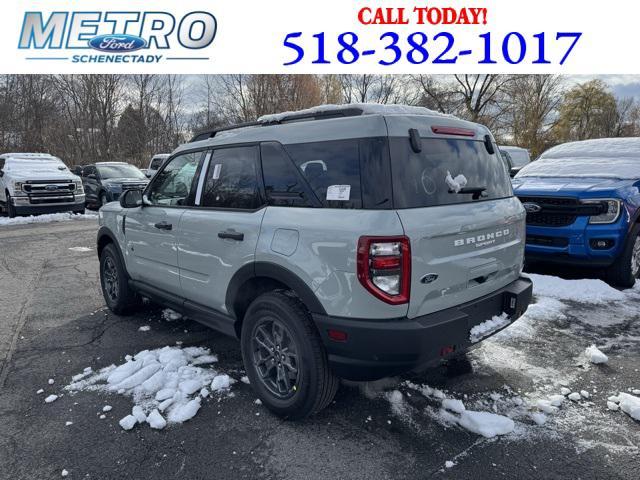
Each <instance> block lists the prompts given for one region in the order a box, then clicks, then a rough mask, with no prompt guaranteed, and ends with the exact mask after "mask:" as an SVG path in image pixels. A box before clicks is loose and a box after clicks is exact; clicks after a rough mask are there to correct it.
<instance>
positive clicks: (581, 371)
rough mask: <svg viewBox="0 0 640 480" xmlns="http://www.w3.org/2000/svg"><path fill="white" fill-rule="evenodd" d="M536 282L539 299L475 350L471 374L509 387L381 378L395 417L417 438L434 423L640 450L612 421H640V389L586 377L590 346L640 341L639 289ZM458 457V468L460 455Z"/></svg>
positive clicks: (370, 390) (579, 448)
mask: <svg viewBox="0 0 640 480" xmlns="http://www.w3.org/2000/svg"><path fill="white" fill-rule="evenodd" d="M531 278H532V280H533V282H534V300H533V301H534V303H532V304H531V305H530V307H529V309H528V310H527V312H526V314H525V315H523V316H522V317H521V318H520V319H518V320H517V321H515V322H513V323H512V324H511V325H509V326H508V327H507V328H505V329H503V330H501V331H500V332H499V333H497V334H496V335H494V336H492V337H491V338H489V339H486V340H485V341H483V342H482V343H480V344H479V345H480V346H479V348H477V349H475V350H474V351H473V352H471V353H470V354H469V358H470V360H471V362H472V364H473V366H474V374H473V375H474V376H478V377H487V378H495V379H504V381H505V382H508V383H509V385H504V391H502V390H499V391H477V390H476V389H475V388H474V385H473V383H472V384H469V382H470V381H471V380H466V379H465V377H462V380H459V381H458V380H454V381H452V382H451V383H449V381H447V383H446V385H452V386H455V385H457V386H458V387H460V389H458V388H455V389H454V390H451V391H447V390H444V389H438V388H434V387H432V386H429V385H425V384H419V383H412V382H409V381H404V382H400V383H398V382H399V380H396V382H395V384H393V383H391V384H384V383H383V382H375V383H378V385H377V389H378V390H379V391H381V392H382V393H383V395H382V397H383V398H386V400H387V401H388V402H389V404H390V410H391V414H393V415H394V416H395V417H397V418H398V419H399V420H401V421H402V422H404V423H406V424H407V425H408V426H410V427H411V428H412V429H414V430H415V431H416V432H417V433H418V434H420V432H421V431H422V430H423V429H431V428H432V426H433V424H434V423H435V424H436V425H437V424H439V425H441V426H442V427H443V428H464V429H466V430H469V431H471V432H474V433H476V434H478V435H480V436H485V435H486V436H487V437H491V436H493V435H502V437H501V438H502V441H535V440H536V439H538V438H545V439H554V440H558V441H567V439H569V441H570V442H571V444H572V445H574V447H575V449H576V452H584V451H591V450H593V449H604V450H606V451H607V452H609V453H611V454H616V455H628V454H638V453H639V452H640V443H639V442H638V441H636V440H629V439H630V438H639V437H637V434H638V432H637V431H635V430H629V425H628V424H624V423H623V422H619V421H616V420H615V415H616V412H617V411H622V412H625V413H626V415H628V416H629V417H631V418H634V419H637V418H636V417H634V415H636V416H638V417H640V397H638V396H635V394H634V395H632V393H634V390H637V385H630V386H628V388H627V390H628V392H629V393H625V392H620V393H617V394H616V395H612V392H607V391H599V390H598V389H597V388H596V387H595V386H594V385H593V382H592V381H591V382H589V383H587V382H586V381H585V377H586V378H588V377H589V375H591V374H590V373H589V372H590V369H592V368H593V365H592V364H591V363H590V361H588V360H590V359H591V354H594V360H595V359H597V358H600V359H601V357H600V356H599V355H600V354H601V353H602V352H601V351H600V350H598V352H600V353H597V352H596V351H595V350H594V349H595V348H596V347H593V348H592V347H589V345H592V344H595V345H598V346H599V347H600V348H603V349H604V350H605V351H607V352H609V351H611V352H612V354H613V353H616V354H620V353H624V352H625V350H626V349H628V348H634V349H637V348H638V346H639V345H640V330H638V333H635V332H636V330H637V329H636V327H633V325H634V324H635V323H637V318H638V316H639V315H640V307H638V305H639V304H640V302H639V301H640V284H637V285H636V287H634V288H633V289H628V290H625V291H619V290H616V289H613V288H611V287H609V286H608V285H607V284H605V283H604V282H600V281H598V280H563V279H560V278H557V277H552V276H544V275H531ZM639 283H640V282H639ZM611 317H613V318H611ZM492 320H493V319H492ZM629 325H631V328H630V329H629ZM616 332H624V333H620V334H619V336H616ZM470 333H471V332H470ZM634 335H635V336H634ZM621 339H624V340H625V341H624V342H622V341H621ZM621 347H623V348H622V349H621ZM585 349H586V351H585ZM602 355H603V356H604V354H602ZM614 358H617V357H614ZM616 368H619V367H618V366H617V365H616V362H615V360H609V365H607V367H606V368H605V369H598V370H597V372H598V373H594V374H596V375H608V373H607V372H609V370H607V369H614V370H615V369H616ZM613 380H615V377H613ZM372 383H374V382H369V383H367V384H366V386H365V387H361V389H362V390H363V393H365V395H367V396H368V397H370V398H374V397H375V390H376V388H374V387H373V386H372ZM390 389H393V390H392V391H390ZM385 391H386V393H385ZM415 392H419V393H421V394H422V395H423V396H424V397H425V398H426V399H427V406H426V407H425V406H424V403H420V402H416V401H412V400H413V399H412V395H411V394H412V393H414V395H413V396H414V397H415ZM462 392H465V393H462ZM638 393H640V390H638ZM610 395H611V396H610ZM378 396H380V395H379V394H378ZM607 396H610V397H609V398H607ZM463 402H464V403H463ZM625 409H626V411H625ZM469 412H471V413H469ZM492 415H496V417H493V416H492ZM639 421H640V420H639ZM596 432H602V435H606V437H603V436H602V435H600V434H599V433H596ZM605 438H606V440H605ZM442 460H443V461H444V460H445V459H442ZM451 460H452V461H456V462H457V461H458V457H456V458H453V459H451Z"/></svg>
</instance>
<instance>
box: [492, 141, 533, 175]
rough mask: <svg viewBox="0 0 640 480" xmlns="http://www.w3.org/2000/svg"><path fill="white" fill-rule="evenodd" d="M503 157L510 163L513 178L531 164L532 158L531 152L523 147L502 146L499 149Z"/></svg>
mask: <svg viewBox="0 0 640 480" xmlns="http://www.w3.org/2000/svg"><path fill="white" fill-rule="evenodd" d="M498 148H499V149H500V152H502V155H503V156H505V157H506V158H507V160H508V162H509V163H510V164H511V170H510V173H511V176H512V177H514V176H515V175H516V174H517V173H518V172H519V171H520V170H521V169H522V167H524V166H525V165H528V164H529V163H531V157H530V155H529V150H527V149H526V148H521V147H513V146H509V145H502V146H500V147H498Z"/></svg>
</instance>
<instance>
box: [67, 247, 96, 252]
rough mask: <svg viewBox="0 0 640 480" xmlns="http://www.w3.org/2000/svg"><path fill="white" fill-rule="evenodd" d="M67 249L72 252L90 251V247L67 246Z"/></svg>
mask: <svg viewBox="0 0 640 480" xmlns="http://www.w3.org/2000/svg"><path fill="white" fill-rule="evenodd" d="M69 250H71V251H72V252H90V251H91V249H90V248H89V247H69Z"/></svg>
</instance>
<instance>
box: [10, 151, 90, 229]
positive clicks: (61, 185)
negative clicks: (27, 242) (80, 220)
mask: <svg viewBox="0 0 640 480" xmlns="http://www.w3.org/2000/svg"><path fill="white" fill-rule="evenodd" d="M84 201H85V196H84V190H83V188H82V181H81V180H80V177H78V176H77V175H74V174H72V173H71V172H70V171H69V169H68V168H67V166H66V165H65V164H64V163H63V162H62V160H60V159H59V158H58V157H54V156H52V155H49V154H47V153H5V154H2V155H0V207H1V208H2V210H3V211H4V212H6V214H7V215H8V216H9V217H11V218H13V217H15V216H16V215H37V214H41V213H55V212H69V211H71V212H75V213H84Z"/></svg>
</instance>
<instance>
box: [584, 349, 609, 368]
mask: <svg viewBox="0 0 640 480" xmlns="http://www.w3.org/2000/svg"><path fill="white" fill-rule="evenodd" d="M584 355H585V357H587V360H589V361H590V362H591V363H595V364H599V363H607V362H608V361H609V357H607V356H606V355H605V354H604V353H602V352H601V351H600V350H599V349H598V347H596V346H595V345H591V346H590V347H587V349H586V350H585V351H584Z"/></svg>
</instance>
